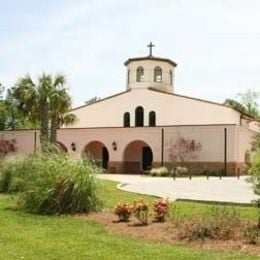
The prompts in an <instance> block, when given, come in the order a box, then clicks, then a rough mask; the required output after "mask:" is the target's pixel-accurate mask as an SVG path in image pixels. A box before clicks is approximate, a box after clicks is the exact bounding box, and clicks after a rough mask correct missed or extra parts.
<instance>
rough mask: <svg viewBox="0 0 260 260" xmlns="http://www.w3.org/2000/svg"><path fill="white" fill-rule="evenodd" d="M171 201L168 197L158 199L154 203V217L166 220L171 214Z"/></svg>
mask: <svg viewBox="0 0 260 260" xmlns="http://www.w3.org/2000/svg"><path fill="white" fill-rule="evenodd" d="M169 210H170V203H169V200H168V199H162V198H161V199H158V200H155V201H154V203H153V211H154V218H155V220H156V221H158V222H164V221H165V217H166V216H167V215H168V214H169Z"/></svg>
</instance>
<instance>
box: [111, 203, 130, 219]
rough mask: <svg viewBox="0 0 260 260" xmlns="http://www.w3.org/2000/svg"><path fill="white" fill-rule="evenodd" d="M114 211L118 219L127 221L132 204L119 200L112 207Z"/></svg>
mask: <svg viewBox="0 0 260 260" xmlns="http://www.w3.org/2000/svg"><path fill="white" fill-rule="evenodd" d="M114 213H115V214H116V215H117V216H118V218H119V221H124V222H126V221H128V220H129V218H130V216H131V213H132V206H131V205H129V204H128V203H126V202H119V203H118V204H117V205H116V206H115V209H114Z"/></svg>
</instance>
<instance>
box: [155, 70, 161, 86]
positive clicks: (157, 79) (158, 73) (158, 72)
mask: <svg viewBox="0 0 260 260" xmlns="http://www.w3.org/2000/svg"><path fill="white" fill-rule="evenodd" d="M154 82H162V69H161V68H160V67H155V69H154Z"/></svg>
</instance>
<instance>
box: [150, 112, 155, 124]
mask: <svg viewBox="0 0 260 260" xmlns="http://www.w3.org/2000/svg"><path fill="white" fill-rule="evenodd" d="M149 126H156V114H155V112H154V111H151V112H150V113H149Z"/></svg>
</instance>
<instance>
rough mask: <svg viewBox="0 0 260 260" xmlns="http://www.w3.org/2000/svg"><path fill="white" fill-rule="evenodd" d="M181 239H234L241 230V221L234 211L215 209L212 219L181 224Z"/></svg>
mask: <svg viewBox="0 0 260 260" xmlns="http://www.w3.org/2000/svg"><path fill="white" fill-rule="evenodd" d="M180 225H181V228H180V229H179V230H180V231H179V234H178V236H179V238H180V239H188V240H196V239H205V238H210V239H221V240H228V239H234V238H236V236H238V233H239V231H240V229H241V221H240V217H239V215H238V213H237V212H236V211H235V210H234V209H228V208H213V209H212V216H211V218H207V219H193V220H188V221H184V222H183V223H181V224H180Z"/></svg>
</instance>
